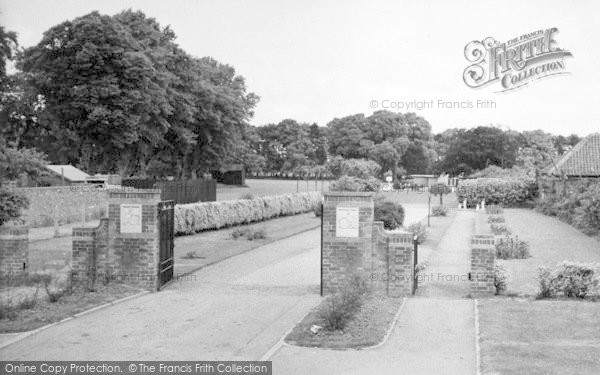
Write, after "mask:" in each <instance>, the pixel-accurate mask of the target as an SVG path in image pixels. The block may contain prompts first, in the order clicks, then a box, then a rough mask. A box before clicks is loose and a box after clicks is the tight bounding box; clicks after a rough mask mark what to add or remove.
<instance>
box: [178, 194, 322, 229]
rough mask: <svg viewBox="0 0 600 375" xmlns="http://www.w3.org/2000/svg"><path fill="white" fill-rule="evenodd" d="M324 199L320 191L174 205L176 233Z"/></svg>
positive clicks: (303, 208)
mask: <svg viewBox="0 0 600 375" xmlns="http://www.w3.org/2000/svg"><path fill="white" fill-rule="evenodd" d="M320 201H321V194H320V193H319V192H308V193H296V194H284V195H275V196H266V197H258V198H255V199H251V200H250V199H248V200H233V201H220V202H200V203H190V204H178V205H175V234H176V235H185V234H191V233H196V232H201V231H204V230H209V229H219V228H224V227H228V226H233V225H238V224H248V223H252V222H257V221H262V220H267V219H271V218H275V217H279V216H285V215H295V214H299V213H302V212H309V211H312V210H313V208H314V207H315V204H317V203H318V202H320Z"/></svg>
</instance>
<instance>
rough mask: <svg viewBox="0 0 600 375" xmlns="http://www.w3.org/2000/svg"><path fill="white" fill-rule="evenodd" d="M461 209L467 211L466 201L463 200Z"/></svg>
mask: <svg viewBox="0 0 600 375" xmlns="http://www.w3.org/2000/svg"><path fill="white" fill-rule="evenodd" d="M462 208H463V210H466V209H467V200H466V199H463V202H462Z"/></svg>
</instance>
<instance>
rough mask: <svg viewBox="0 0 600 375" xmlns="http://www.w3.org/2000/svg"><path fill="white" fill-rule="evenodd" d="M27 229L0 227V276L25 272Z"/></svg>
mask: <svg viewBox="0 0 600 375" xmlns="http://www.w3.org/2000/svg"><path fill="white" fill-rule="evenodd" d="M28 235H29V228H28V227H24V226H23V227H17V226H0V276H7V275H17V274H20V273H23V272H26V271H27V264H28V258H29V241H28Z"/></svg>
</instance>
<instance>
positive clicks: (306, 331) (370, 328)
mask: <svg viewBox="0 0 600 375" xmlns="http://www.w3.org/2000/svg"><path fill="white" fill-rule="evenodd" d="M327 303H328V301H327V300H326V299H325V300H323V302H321V304H320V305H319V306H317V307H316V308H315V309H314V310H313V311H311V312H310V313H309V314H308V315H306V317H304V319H303V320H302V321H301V322H300V323H298V324H297V325H296V326H295V327H294V329H293V330H292V332H290V334H289V335H288V336H287V337H286V338H285V342H287V343H288V344H292V345H298V346H306V347H318V348H329V349H348V348H354V349H360V348H365V347H369V346H373V345H377V344H379V343H380V342H382V341H383V339H384V338H385V335H386V334H387V331H388V329H389V328H390V325H391V324H392V322H393V321H394V317H395V315H396V313H397V312H398V309H399V308H400V306H401V305H402V298H389V297H383V296H378V295H373V296H369V297H367V300H366V301H365V302H364V304H363V305H362V307H361V308H360V310H359V311H358V312H357V313H356V315H355V316H354V317H353V318H352V320H351V321H350V322H349V323H348V325H347V327H346V329H345V330H343V331H326V330H321V331H319V332H318V333H317V334H314V333H312V332H311V331H310V328H311V327H312V326H313V324H316V325H320V326H324V322H323V319H322V318H321V317H320V313H321V311H323V310H324V309H325V308H326V307H327Z"/></svg>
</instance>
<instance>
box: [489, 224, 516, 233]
mask: <svg viewBox="0 0 600 375" xmlns="http://www.w3.org/2000/svg"><path fill="white" fill-rule="evenodd" d="M490 229H491V230H492V233H494V234H496V235H498V234H510V233H511V231H510V229H508V227H507V226H506V225H505V224H496V223H492V225H490Z"/></svg>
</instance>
